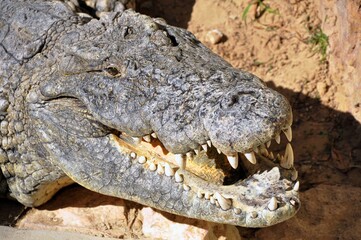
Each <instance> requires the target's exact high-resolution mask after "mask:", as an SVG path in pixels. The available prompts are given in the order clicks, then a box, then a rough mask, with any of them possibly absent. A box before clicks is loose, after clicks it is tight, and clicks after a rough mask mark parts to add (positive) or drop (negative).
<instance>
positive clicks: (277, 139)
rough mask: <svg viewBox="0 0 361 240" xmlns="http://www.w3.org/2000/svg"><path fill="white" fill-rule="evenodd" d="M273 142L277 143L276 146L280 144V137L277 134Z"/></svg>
mask: <svg viewBox="0 0 361 240" xmlns="http://www.w3.org/2000/svg"><path fill="white" fill-rule="evenodd" d="M275 141H276V143H278V144H280V143H281V136H280V135H279V134H277V135H276V137H275Z"/></svg>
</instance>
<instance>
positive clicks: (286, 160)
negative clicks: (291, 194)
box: [280, 143, 294, 169]
mask: <svg viewBox="0 0 361 240" xmlns="http://www.w3.org/2000/svg"><path fill="white" fill-rule="evenodd" d="M293 162H294V155H293V149H292V146H291V144H289V143H287V145H286V151H285V155H284V156H283V157H281V162H280V165H281V167H283V168H286V169H290V168H291V167H292V166H293Z"/></svg>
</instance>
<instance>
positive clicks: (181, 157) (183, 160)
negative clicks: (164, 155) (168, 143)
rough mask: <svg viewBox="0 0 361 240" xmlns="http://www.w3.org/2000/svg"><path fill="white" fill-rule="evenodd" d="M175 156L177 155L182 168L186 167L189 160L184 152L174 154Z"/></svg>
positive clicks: (176, 158)
mask: <svg viewBox="0 0 361 240" xmlns="http://www.w3.org/2000/svg"><path fill="white" fill-rule="evenodd" d="M174 156H175V161H176V162H177V164H178V166H179V167H180V169H185V168H186V162H187V160H186V156H185V155H183V154H174Z"/></svg>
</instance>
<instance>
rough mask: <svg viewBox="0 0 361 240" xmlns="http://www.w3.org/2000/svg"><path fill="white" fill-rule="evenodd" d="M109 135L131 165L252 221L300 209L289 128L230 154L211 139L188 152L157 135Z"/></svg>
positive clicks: (291, 212) (276, 216) (286, 214)
mask: <svg viewBox="0 0 361 240" xmlns="http://www.w3.org/2000/svg"><path fill="white" fill-rule="evenodd" d="M282 133H284V134H282ZM112 138H113V140H114V142H115V143H116V146H117V148H118V149H119V151H120V152H122V153H123V154H124V153H125V154H128V155H129V157H130V158H131V159H132V161H133V163H134V164H139V165H142V167H143V168H144V169H145V170H146V171H151V172H154V174H157V175H164V176H165V177H169V178H172V179H173V180H174V181H175V182H176V183H178V184H179V187H180V188H183V190H184V191H189V192H190V193H192V194H193V195H194V196H196V197H197V198H198V199H202V200H203V201H208V202H210V203H211V204H212V205H215V206H216V207H218V208H220V209H221V210H223V211H233V213H234V214H239V215H241V214H247V215H248V216H249V217H250V218H253V219H254V218H257V217H261V218H272V217H274V218H277V220H272V221H274V223H277V222H280V221H283V220H285V219H287V218H289V217H291V216H293V215H294V214H295V213H296V212H297V210H298V209H299V206H300V202H299V198H298V190H299V182H298V181H297V171H296V170H295V169H294V167H293V165H294V154H293V149H292V145H291V143H290V142H291V141H292V130H291V127H290V126H289V127H286V128H284V129H283V130H281V131H280V132H279V133H277V134H275V136H274V138H273V139H270V140H269V141H267V142H265V143H262V144H260V145H258V146H255V147H253V149H252V150H253V151H246V152H244V153H241V152H239V153H237V154H235V155H233V156H227V155H225V154H223V153H221V152H220V151H219V150H218V149H217V148H216V147H214V146H213V145H212V143H211V142H210V141H207V143H205V144H203V145H201V146H200V147H199V148H198V149H195V150H193V151H190V152H188V153H187V154H173V153H171V152H169V151H167V150H166V149H165V147H164V146H163V144H162V142H161V141H160V140H159V139H158V138H157V135H156V133H152V134H149V135H146V136H144V137H142V138H139V137H132V136H129V135H127V134H125V133H120V134H119V133H117V134H112ZM281 139H285V140H282V142H281ZM265 211H266V212H267V213H265ZM273 215H274V216H273ZM271 216H272V217H271ZM281 216H282V217H281ZM285 216H286V217H285ZM278 218H279V219H278ZM266 221H268V220H266ZM272 221H270V222H272ZM274 223H273V224H274Z"/></svg>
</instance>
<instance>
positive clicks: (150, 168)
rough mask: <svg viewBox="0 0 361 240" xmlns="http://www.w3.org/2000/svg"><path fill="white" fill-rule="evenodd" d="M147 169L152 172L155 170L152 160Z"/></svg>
mask: <svg viewBox="0 0 361 240" xmlns="http://www.w3.org/2000/svg"><path fill="white" fill-rule="evenodd" d="M149 170H150V171H152V172H154V171H155V170H157V166H156V165H155V163H153V162H152V163H151V164H150V165H149Z"/></svg>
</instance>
